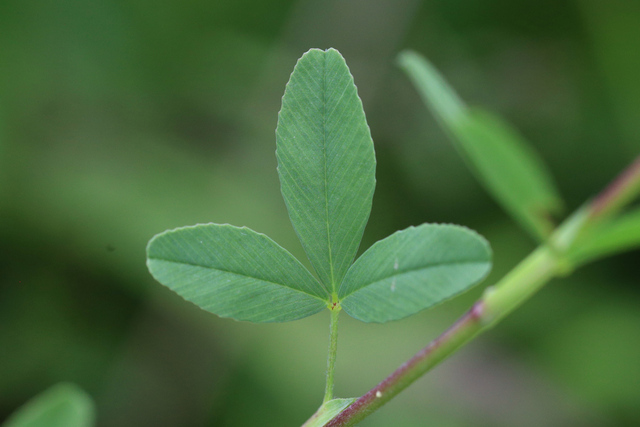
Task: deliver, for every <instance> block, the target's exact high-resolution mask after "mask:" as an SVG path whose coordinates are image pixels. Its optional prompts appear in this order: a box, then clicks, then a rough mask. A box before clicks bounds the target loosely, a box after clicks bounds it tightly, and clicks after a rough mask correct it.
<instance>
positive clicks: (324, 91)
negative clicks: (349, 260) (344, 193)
mask: <svg viewBox="0 0 640 427" xmlns="http://www.w3.org/2000/svg"><path fill="white" fill-rule="evenodd" d="M327 56H329V51H328V50H326V51H325V52H324V55H322V154H323V156H324V168H323V169H324V213H325V223H326V225H327V249H328V252H329V280H330V283H329V286H330V287H331V293H332V294H334V293H335V292H336V285H335V277H334V273H333V268H334V265H333V251H332V248H331V230H330V225H329V190H328V188H327V187H328V182H327V163H328V162H327Z"/></svg>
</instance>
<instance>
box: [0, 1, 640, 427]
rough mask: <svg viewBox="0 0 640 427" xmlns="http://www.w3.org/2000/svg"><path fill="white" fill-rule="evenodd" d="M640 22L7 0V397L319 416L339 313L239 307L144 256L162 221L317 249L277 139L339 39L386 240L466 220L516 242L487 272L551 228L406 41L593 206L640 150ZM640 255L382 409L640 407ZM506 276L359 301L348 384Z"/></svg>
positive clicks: (549, 13) (114, 417) (603, 419)
mask: <svg viewBox="0 0 640 427" xmlns="http://www.w3.org/2000/svg"><path fill="white" fill-rule="evenodd" d="M638 22H640V2H637V1H632V0H609V1H607V2H603V1H601V0H567V1H551V0H535V1H534V0H520V1H515V2H514V1H511V2H509V1H504V0H425V1H418V0H328V1H324V2H318V1H314V0H298V1H292V0H272V1H268V2H267V1H258V0H236V1H230V0H218V1H215V0H214V1H204V0H184V1H177V0H159V1H151V0H91V1H80V0H57V1H52V0H50V1H46V0H34V1H28V2H27V1H19V0H2V1H0V420H3V419H5V418H6V417H7V416H8V415H9V414H10V413H11V412H12V411H13V410H14V409H15V408H17V407H18V406H19V405H21V404H22V403H23V402H25V401H26V400H27V399H29V398H30V397H31V396H33V395H35V394H36V393H38V392H40V391H42V390H44V389H45V388H46V387H48V386H49V385H51V384H54V383H56V382H58V381H61V380H65V381H72V382H76V383H77V384H79V385H80V386H81V387H83V388H84V389H85V390H87V391H88V392H89V393H90V394H91V395H92V396H93V397H94V398H95V400H96V402H97V408H98V418H99V426H105V427H106V426H119V427H129V426H131V427H133V426H136V427H145V426H154V427H163V426H167V427H169V426H172V427H174V426H183V427H191V426H194V427H200V426H257V425H259V426H297V425H300V424H302V422H303V421H304V420H305V419H306V418H307V417H308V416H309V415H311V413H313V411H314V410H315V408H316V407H317V406H318V405H319V404H320V401H321V399H322V395H323V387H324V368H325V357H326V347H327V340H328V314H327V313H323V314H319V315H316V316H313V317H311V318H307V319H304V320H301V321H297V322H292V323H287V324H268V325H253V324H247V323H240V322H235V321H232V320H226V319H220V318H217V317H216V316H214V315H210V314H207V313H205V312H202V311H200V310H198V309H196V308H195V307H193V306H192V305H190V304H188V303H185V302H183V301H182V300H180V299H179V298H178V297H177V296H175V295H173V294H172V293H171V292H169V291H168V290H166V289H164V288H163V287H162V286H161V285H159V284H157V283H155V282H154V281H153V280H152V278H151V276H150V275H149V274H148V272H147V270H146V266H145V245H146V242H147V241H148V240H149V239H150V238H151V237H152V236H153V235H154V234H156V233H158V232H161V231H164V230H165V229H168V228H174V227H177V226H182V225H189V224H195V223H203V222H217V223H231V224H234V225H239V226H241V225H246V226H249V227H251V228H253V229H255V230H257V231H260V232H263V233H266V234H268V235H269V236H271V237H272V238H274V239H275V240H276V241H277V242H279V243H280V244H282V245H283V246H285V247H286V248H288V249H290V250H291V251H292V252H293V253H294V254H295V255H297V256H299V257H301V258H302V257H303V256H304V255H303V252H302V249H301V246H300V244H299V243H298V242H297V240H296V237H295V233H294V231H293V228H292V227H291V225H290V224H289V222H288V218H287V214H286V209H285V206H284V203H283V201H282V198H281V196H280V193H279V183H278V179H277V173H276V159H275V154H274V151H275V134H274V131H275V126H276V120H277V112H278V110H279V108H280V99H281V96H282V93H283V91H284V86H285V84H286V82H287V80H288V77H289V74H290V73H291V71H292V69H293V66H294V64H295V61H296V59H297V58H298V57H299V56H301V55H302V53H303V52H305V51H306V50H308V49H309V48H311V47H319V48H328V47H335V48H337V49H339V50H340V51H341V52H342V54H343V55H344V56H345V58H346V60H347V62H348V64H349V65H350V67H351V70H352V73H353V74H354V77H355V81H356V84H357V85H358V88H359V93H360V96H361V97H362V99H363V102H364V106H365V111H366V113H367V116H368V120H369V125H370V127H371V131H372V135H373V138H374V141H375V144H376V151H377V158H378V170H377V179H378V185H377V192H376V195H375V198H374V208H373V212H372V215H371V219H370V223H369V226H368V228H367V230H366V232H365V237H364V242H363V248H366V247H368V246H369V245H370V244H371V243H372V242H374V241H375V240H377V239H380V238H382V237H385V236H386V235H388V234H390V233H391V232H393V231H395V230H397V229H400V228H405V227H407V226H409V225H416V224H420V223H422V222H454V223H460V224H465V225H468V226H470V227H472V228H474V229H476V230H478V231H479V232H480V233H481V234H483V235H485V236H486V237H487V238H488V239H489V240H490V242H491V243H492V245H493V248H494V252H495V268H494V272H493V273H492V275H491V277H490V278H489V280H488V281H487V282H485V285H486V284H490V283H492V282H493V281H495V280H496V279H498V278H499V277H500V276H501V275H502V274H504V273H505V272H506V271H508V269H510V268H511V267H512V266H513V265H514V264H515V263H516V262H517V261H519V260H520V259H521V258H523V257H524V256H525V255H526V254H527V253H528V252H529V251H530V250H532V248H533V247H534V244H533V242H532V241H531V240H530V239H529V237H528V236H527V235H526V234H525V233H524V232H522V231H520V230H519V229H518V228H517V226H515V225H514V223H513V222H512V221H511V220H510V219H509V218H507V216H506V215H505V214H504V213H502V212H501V211H500V209H499V208H498V207H497V205H496V204H495V203H494V202H493V201H492V200H491V199H490V198H489V197H488V196H487V195H486V193H485V192H484V191H483V190H482V189H481V188H480V187H479V185H478V184H477V183H476V182H475V181H474V179H473V177H472V176H471V174H470V173H469V172H468V170H467V169H466V168H465V166H464V164H463V162H462V160H461V159H460V158H459V157H458V155H457V154H456V152H455V150H454V149H453V147H452V145H451V144H450V143H449V141H447V139H446V136H445V135H444V134H443V132H442V131H441V130H440V129H439V128H438V127H437V125H436V123H435V121H434V120H433V118H431V116H430V115H429V113H428V112H427V110H426V108H425V107H424V106H423V105H422V104H421V102H420V100H419V98H418V95H417V93H416V92H415V90H414V89H413V88H412V87H411V86H410V84H409V82H408V79H407V78H406V77H405V76H403V75H402V74H401V72H400V71H399V70H398V69H397V67H395V65H394V58H395V56H396V55H397V53H398V52H399V51H400V50H401V49H403V48H412V49H415V50H417V51H419V52H421V53H423V54H425V55H426V56H427V57H428V58H430V60H432V61H433V63H434V64H435V65H436V66H437V67H439V69H440V70H441V71H442V73H443V74H444V75H445V76H446V77H447V78H448V79H449V81H450V82H451V83H452V85H453V86H454V87H456V88H457V90H458V91H459V93H460V94H461V95H462V97H463V98H464V99H465V100H467V101H468V102H469V103H470V104H481V105H485V106H487V107H489V108H491V109H493V110H496V111H498V112H500V113H501V114H503V115H504V116H505V117H506V118H507V119H508V120H509V121H511V122H512V123H513V124H515V125H516V126H517V127H518V128H519V129H520V130H521V131H522V133H523V134H524V135H525V136H526V137H527V138H528V139H529V140H530V141H531V142H532V143H533V144H534V145H535V146H536V148H537V149H538V150H539V151H540V152H541V154H542V156H543V157H544V158H545V159H546V160H547V161H548V164H549V166H550V169H551V170H552V172H553V173H554V175H555V177H556V179H557V183H558V185H559V187H560V189H561V191H562V193H563V194H564V196H565V197H566V200H567V201H568V202H567V204H568V206H569V209H570V210H572V209H575V208H576V207H578V206H579V205H580V204H581V203H582V202H583V201H584V200H586V199H587V198H589V197H590V196H592V195H594V194H595V193H596V192H597V191H599V190H600V189H601V188H602V187H603V186H604V185H606V183H607V182H608V181H610V180H611V179H612V178H613V177H614V176H615V174H616V173H617V172H618V171H620V170H621V169H622V168H623V167H625V166H626V165H627V164H629V163H630V162H631V160H632V159H633V157H634V156H636V155H637V153H638V152H639V151H640V119H639V117H640V79H638V76H639V75H640V26H639V25H638ZM305 262H306V261H305ZM639 262H640V257H639V253H638V251H636V252H632V253H627V254H626V255H622V256H617V257H615V258H612V259H610V260H606V261H601V262H598V263H596V264H593V265H591V266H588V267H586V268H584V269H582V270H580V271H578V272H576V273H575V274H574V275H573V276H571V277H570V278H567V279H563V280H557V281H554V282H553V283H551V284H550V285H549V286H548V287H547V288H545V289H544V290H543V291H542V292H541V293H540V294H538V295H537V296H535V298H533V299H532V300H531V301H529V302H528V303H527V304H526V305H525V306H524V307H522V308H521V309H520V310H519V311H518V312H516V313H514V314H513V315H511V316H510V317H508V318H507V319H506V320H505V321H504V322H503V323H502V324H500V325H499V326H498V327H497V328H496V329H495V330H493V331H492V332H490V333H489V334H486V335H484V336H482V337H481V338H479V339H478V340H476V341H474V342H473V343H472V344H470V345H469V346H467V347H466V348H464V349H463V350H462V351H461V352H459V353H458V354H456V355H455V356H454V357H453V358H452V359H450V360H448V361H446V362H445V363H444V364H443V365H441V366H440V367H438V368H437V369H436V370H435V371H433V372H432V373H431V374H430V375H428V376H427V377H425V378H423V379H422V380H420V381H419V382H418V383H417V384H415V385H414V386H412V388H411V389H409V390H408V391H407V392H405V393H403V394H402V395H401V396H400V397H399V398H398V399H396V400H395V401H393V402H392V403H391V404H389V405H388V406H387V407H385V408H383V409H382V410H381V411H379V413H376V414H375V415H374V416H372V417H371V418H369V419H368V420H367V421H365V422H363V423H362V425H363V426H370V427H377V426H408V427H411V426H426V425H429V426H439V427H440V426H443V427H450V426H451V427H453V426H525V427H528V426H637V425H640V338H639V337H640V287H639V284H640V283H639V281H640V279H639V278H638V271H639V269H638V265H639ZM307 265H308V264H307ZM485 285H482V286H479V287H478V288H477V289H474V290H473V291H471V292H469V293H467V294H465V295H464V296H463V297H461V298H459V299H457V300H455V301H453V302H448V303H446V304H444V305H443V306H440V307H438V308H436V309H434V310H432V311H429V312H425V313H421V314H419V315H416V316H414V317H412V318H409V319H406V320H403V321H398V322H393V323H390V324H385V325H369V324H362V323H359V322H356V321H353V320H351V319H349V318H348V316H343V317H342V321H341V332H340V334H341V335H340V345H339V352H338V361H337V383H336V393H337V394H338V395H339V396H345V397H347V396H356V395H360V394H362V393H364V392H365V391H366V390H368V389H369V388H370V387H372V386H373V385H375V384H376V383H377V382H378V381H379V380H380V379H382V378H383V377H384V376H386V375H387V374H388V373H389V372H390V371H391V370H393V369H394V368H395V367H396V366H397V365H399V364H400V363H402V362H403V361H404V360H405V359H407V358H408V357H410V356H411V355H412V354H413V353H414V352H415V351H417V350H418V349H419V348H421V347H423V346H424V345H426V344H427V343H428V342H429V340H430V339H432V338H434V337H435V336H437V334H438V333H439V332H440V331H442V330H443V329H444V328H445V327H446V326H447V325H448V324H450V323H451V322H452V321H453V320H454V319H455V318H456V317H458V316H459V315H460V314H462V312H463V311H465V310H466V308H467V307H468V306H469V305H470V304H471V302H472V301H473V300H474V299H475V298H477V297H478V296H479V294H480V292H481V290H482V288H483V287H484V286H485Z"/></svg>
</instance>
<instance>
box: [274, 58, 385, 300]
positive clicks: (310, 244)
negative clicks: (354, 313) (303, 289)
mask: <svg viewBox="0 0 640 427" xmlns="http://www.w3.org/2000/svg"><path fill="white" fill-rule="evenodd" d="M276 142H277V151H276V154H277V158H278V173H279V176H280V183H281V190H282V195H283V197H284V200H285V203H286V205H287V209H288V211H289V216H290V218H291V222H292V224H293V226H294V228H295V230H296V233H297V234H298V237H299V238H300V241H301V243H302V246H303V247H304V250H305V252H306V254H307V256H308V257H309V260H310V261H311V264H312V265H313V267H314V269H315V270H316V272H317V273H318V276H319V277H320V280H321V282H322V283H323V284H324V285H325V287H326V288H327V290H328V291H329V292H335V290H336V288H337V284H339V283H340V281H341V280H342V277H344V274H345V273H346V271H347V269H348V268H349V266H350V265H351V262H352V261H353V258H354V257H355V254H356V252H357V250H358V247H359V245H360V240H361V238H362V233H363V231H364V227H365V225H366V223H367V220H368V218H369V213H370V211H371V202H372V198H373V192H374V189H375V154H374V150H373V141H372V139H371V134H370V131H369V127H368V125H367V122H366V118H365V115H364V110H363V108H362V102H361V101H360V98H359V97H358V94H357V89H356V86H355V84H354V82H353V77H352V76H351V73H350V72H349V68H348V67H347V65H346V63H345V61H344V59H343V58H342V56H341V55H340V53H339V52H338V51H336V50H334V49H329V50H327V51H322V50H318V49H312V50H310V51H309V52H307V53H305V54H304V55H303V56H302V58H300V60H299V61H298V63H297V64H296V67H295V69H294V71H293V73H292V74H291V78H290V80H289V83H288V84H287V88H286V90H285V94H284V96H283V98H282V109H281V111H280V113H279V115H278V126H277V129H276Z"/></svg>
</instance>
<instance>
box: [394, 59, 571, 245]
mask: <svg viewBox="0 0 640 427" xmlns="http://www.w3.org/2000/svg"><path fill="white" fill-rule="evenodd" d="M398 62H399V64H400V67H401V68H402V69H403V70H404V71H405V72H406V73H407V75H408V76H409V78H410V79H411V81H412V82H413V84H414V85H415V87H416V88H417V89H418V91H419V93H420V95H421V97H422V99H423V100H424V102H425V103H426V104H427V106H428V107H429V108H430V110H431V111H432V113H433V114H434V116H435V117H436V118H437V119H438V121H439V122H440V124H441V125H442V127H443V128H444V130H445V131H446V132H447V133H448V134H449V135H450V136H451V140H452V141H453V143H454V145H455V146H456V148H457V150H458V151H459V152H460V154H461V155H462V156H463V157H464V158H465V160H467V163H469V165H470V167H471V169H472V170H473V171H474V173H475V174H476V176H477V177H478V179H479V181H480V182H481V183H482V184H483V186H484V187H485V188H486V189H487V191H488V192H489V193H490V194H491V195H492V196H493V197H494V198H495V199H496V200H497V201H498V203H500V204H501V205H502V206H503V207H504V208H505V210H506V211H507V212H508V213H509V214H511V216H513V217H514V219H515V220H516V221H518V222H519V223H520V224H521V225H522V226H523V227H524V228H525V229H526V230H527V231H528V232H530V233H531V234H532V235H533V236H534V237H536V238H537V239H539V240H545V239H546V238H547V237H548V236H549V234H550V232H551V231H552V230H553V228H554V226H553V223H552V221H551V217H552V214H555V213H557V212H559V211H560V210H561V209H562V199H561V197H560V195H559V192H558V191H557V189H556V187H555V185H554V183H553V179H552V178H551V176H550V174H549V173H548V171H547V169H546V167H545V165H544V163H543V161H542V160H541V159H540V157H539V156H538V154H537V153H536V152H535V151H534V150H533V148H532V147H531V146H530V145H529V144H528V143H527V142H526V141H525V140H524V138H523V137H522V136H521V135H520V134H519V133H518V132H517V131H516V130H515V129H513V128H512V127H511V126H510V125H508V124H507V123H506V122H505V121H503V120H502V119H501V118H500V117H498V116H497V115H495V114H492V113H489V112H487V111H484V110H482V109H479V108H473V109H470V108H467V107H466V106H465V105H464V103H463V102H462V101H461V100H460V99H459V98H458V96H457V94H456V93H455V91H454V90H453V89H452V88H451V87H450V86H449V85H448V84H447V82H446V81H445V79H444V78H443V77H442V76H441V75H440V74H439V72H438V71H437V70H436V69H435V67H433V65H431V64H430V63H429V62H428V61H427V60H426V59H424V58H423V57H422V56H420V55H418V54H417V53H415V52H403V53H402V54H401V55H400V56H399V58H398Z"/></svg>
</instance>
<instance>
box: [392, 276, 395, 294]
mask: <svg viewBox="0 0 640 427" xmlns="http://www.w3.org/2000/svg"><path fill="white" fill-rule="evenodd" d="M395 291H396V278H395V277H394V278H393V280H392V281H391V292H395Z"/></svg>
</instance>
